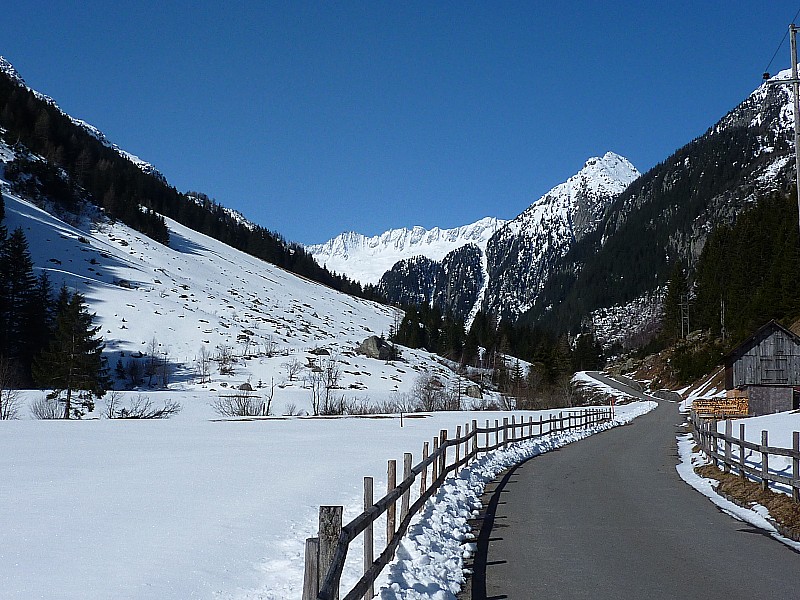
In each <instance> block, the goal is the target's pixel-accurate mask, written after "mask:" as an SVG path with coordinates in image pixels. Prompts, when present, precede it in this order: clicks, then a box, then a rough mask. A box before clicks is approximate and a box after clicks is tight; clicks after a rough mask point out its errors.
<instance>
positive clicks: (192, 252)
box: [0, 142, 451, 414]
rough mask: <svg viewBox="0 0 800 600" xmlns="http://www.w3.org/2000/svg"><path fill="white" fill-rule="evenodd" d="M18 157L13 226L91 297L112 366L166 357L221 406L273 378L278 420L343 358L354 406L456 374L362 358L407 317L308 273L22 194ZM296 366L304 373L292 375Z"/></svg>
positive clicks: (410, 357) (342, 383)
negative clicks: (230, 395) (233, 391)
mask: <svg viewBox="0 0 800 600" xmlns="http://www.w3.org/2000/svg"><path fill="white" fill-rule="evenodd" d="M13 158H14V151H13V150H12V149H10V148H9V147H8V146H7V145H5V144H3V143H2V142H0V189H1V190H2V196H3V201H4V203H5V215H6V217H5V219H4V221H3V225H4V226H5V227H6V228H7V229H8V230H9V231H13V230H14V229H16V228H18V227H19V228H21V229H22V230H23V232H24V233H25V236H26V238H27V240H28V244H29V247H30V253H31V257H32V260H33V264H34V267H35V272H36V273H37V274H38V273H39V272H41V271H47V273H48V274H49V276H50V279H51V281H52V282H53V285H54V286H55V287H56V288H57V287H58V286H60V285H62V284H65V285H67V286H68V287H69V288H70V289H71V290H75V291H78V292H80V293H81V294H83V295H84V296H85V297H86V300H87V303H88V305H89V309H90V311H91V312H93V313H96V321H95V322H96V324H98V325H100V327H101V329H100V332H99V333H100V335H102V337H103V339H104V341H105V343H106V352H105V353H104V355H105V356H106V357H107V358H108V362H109V365H110V367H111V369H112V370H114V368H115V365H117V363H118V362H121V363H122V365H124V366H126V367H127V366H129V365H130V363H131V362H132V361H133V362H135V361H138V360H143V359H144V357H145V356H147V355H152V353H153V352H154V351H156V352H157V353H158V354H159V356H161V357H162V358H166V359H167V360H168V361H169V363H170V364H171V365H172V366H171V368H170V372H171V374H170V382H169V386H168V387H169V389H170V390H173V391H178V390H196V391H205V392H206V394H210V397H211V398H214V397H216V393H215V390H216V391H218V392H223V391H224V389H225V388H228V389H230V388H235V387H237V386H239V385H242V384H243V383H245V382H247V381H250V382H251V385H252V386H253V387H260V386H261V385H263V386H265V389H266V391H263V390H262V391H259V393H260V394H263V393H267V392H268V391H269V386H270V385H271V382H272V383H274V384H275V386H276V389H275V396H274V403H273V411H274V412H276V413H278V414H280V413H281V412H282V411H283V410H285V409H286V408H287V407H291V406H292V405H293V406H295V407H296V409H297V410H299V411H305V412H310V411H311V405H310V400H309V398H310V392H309V389H308V388H307V386H306V383H305V381H304V380H305V379H306V377H307V376H308V374H309V373H311V372H312V371H311V369H312V367H313V366H314V365H315V364H319V363H321V362H322V361H325V360H333V361H335V364H336V365H337V367H338V369H339V381H338V383H337V385H336V389H337V390H338V391H337V392H336V396H337V398H338V397H341V398H344V399H346V400H347V401H352V400H357V401H366V402H372V403H384V402H388V401H392V399H393V398H395V397H396V396H399V395H401V394H403V393H407V392H408V390H409V389H411V387H412V385H413V383H414V380H415V378H416V377H417V375H418V373H419V372H420V371H425V372H432V373H436V374H438V375H439V376H440V378H441V379H442V380H443V381H446V380H447V379H448V378H449V377H451V374H450V373H449V372H448V369H446V368H444V367H443V366H442V365H440V364H439V363H438V362H437V361H436V360H435V357H433V356H432V355H430V354H428V353H426V352H424V351H416V350H411V349H403V350H402V353H403V362H397V363H388V362H387V361H384V360H376V359H372V358H367V357H366V356H362V355H360V354H357V352H356V349H357V347H358V346H359V344H360V343H361V342H362V341H364V340H365V339H366V338H367V337H369V336H373V335H375V336H381V335H386V334H388V333H389V331H390V329H391V327H392V326H393V324H394V323H396V322H397V320H398V319H399V318H400V317H399V312H398V311H397V309H395V308H392V307H388V306H385V305H381V304H377V303H374V302H369V301H366V300H362V299H359V298H354V297H352V296H349V295H347V294H344V293H341V292H337V291H335V290H333V289H331V288H329V287H327V286H325V285H322V284H319V283H315V282H313V281H310V280H308V279H306V278H303V277H298V276H296V275H294V274H293V273H290V272H288V271H285V270H283V269H281V268H279V267H276V266H274V265H271V264H269V263H267V262H264V261H262V260H259V259H258V258H255V257H253V256H251V255H249V254H246V253H244V252H240V251H238V250H235V249H233V248H231V247H230V246H227V245H226V244H224V243H222V242H219V241H217V240H214V239H213V238H210V237H208V236H206V235H203V234H200V233H198V232H196V231H193V230H192V229H189V228H188V227H185V226H183V225H181V224H179V223H177V222H175V221H173V220H171V219H166V222H167V226H168V228H169V239H170V243H169V246H164V245H162V244H160V243H157V242H155V241H153V240H152V239H150V238H148V237H147V236H145V235H143V234H141V233H139V232H137V231H135V230H133V229H131V228H129V227H127V226H126V225H124V224H123V223H121V222H119V221H112V220H110V219H108V218H106V217H105V216H104V215H103V214H102V212H100V211H99V210H97V209H95V208H92V207H90V206H87V207H85V209H84V211H83V216H80V217H78V216H75V215H67V216H68V220H69V222H67V221H66V220H63V219H61V218H59V217H57V216H55V215H54V214H51V213H49V212H47V211H45V210H44V209H43V208H42V207H40V206H37V205H35V204H33V203H32V202H29V201H28V200H26V199H25V198H22V197H20V196H18V195H17V194H16V193H14V192H12V191H11V189H10V187H9V186H8V184H7V183H6V182H4V181H3V180H2V172H3V169H2V166H3V164H4V163H5V162H8V161H10V160H12V159H13ZM154 340H155V342H154ZM323 349H324V351H325V352H324V353H322V354H321V355H320V354H319V353H320V351H321V350H323ZM225 352H229V353H230V355H231V356H232V358H233V363H232V369H231V370H230V371H229V372H226V373H224V372H223V369H222V368H221V366H222V365H221V363H220V362H219V360H213V357H221V355H222V354H224V353H225ZM204 353H205V354H207V355H208V356H209V357H212V360H211V361H210V363H209V365H208V368H209V373H208V377H203V376H201V373H200V371H199V369H200V360H201V356H202V355H203V354H204ZM290 363H298V365H299V366H298V367H297V370H296V372H295V373H293V374H292V375H290V374H289V369H288V367H287V365H288V364H290ZM224 370H225V371H228V369H224ZM203 380H205V381H203ZM159 387H162V386H161V384H159Z"/></svg>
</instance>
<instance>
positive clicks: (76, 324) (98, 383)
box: [33, 288, 109, 419]
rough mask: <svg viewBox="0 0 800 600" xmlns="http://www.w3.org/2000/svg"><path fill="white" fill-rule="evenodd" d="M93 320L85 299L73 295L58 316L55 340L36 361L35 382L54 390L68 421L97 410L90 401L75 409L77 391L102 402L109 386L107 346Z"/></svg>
mask: <svg viewBox="0 0 800 600" xmlns="http://www.w3.org/2000/svg"><path fill="white" fill-rule="evenodd" d="M61 299H62V300H63V288H62V294H61ZM93 320H94V315H92V314H89V312H88V311H87V309H86V304H85V300H84V298H83V296H82V295H81V294H78V293H75V294H73V295H71V296H70V298H69V301H68V303H67V304H66V306H64V307H63V308H62V309H61V310H60V311H59V313H58V316H57V318H56V328H55V335H54V338H53V340H52V341H51V342H50V345H49V346H48V348H47V349H46V350H45V351H44V352H42V354H41V355H40V356H39V357H38V358H37V360H35V361H34V365H33V376H34V379H35V380H36V382H37V383H38V384H39V385H40V386H42V387H46V388H52V389H53V392H52V395H51V397H53V398H60V399H61V401H62V402H64V418H65V419H69V418H70V417H71V416H76V417H78V418H80V417H81V416H82V414H83V409H84V408H89V410H91V409H92V407H93V403H92V402H91V400H88V399H86V400H84V401H82V402H81V404H80V405H78V406H74V405H73V399H72V394H73V392H74V391H85V392H89V393H90V394H91V395H92V396H95V397H98V398H99V397H100V396H102V395H103V394H105V391H106V389H108V386H109V381H108V376H107V369H106V365H105V360H104V359H103V356H102V352H103V349H104V347H105V345H104V343H103V339H102V338H100V337H96V336H97V332H98V331H99V330H100V327H95V326H93V325H92V321H93ZM62 394H63V398H62Z"/></svg>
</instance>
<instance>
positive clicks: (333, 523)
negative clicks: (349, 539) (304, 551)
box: [318, 506, 344, 600]
mask: <svg viewBox="0 0 800 600" xmlns="http://www.w3.org/2000/svg"><path fill="white" fill-rule="evenodd" d="M343 510H344V508H343V507H342V506H320V507H319V584H318V585H319V587H322V582H323V581H325V577H326V576H327V575H328V569H330V566H331V563H332V562H333V555H334V554H335V553H336V544H337V543H338V542H339V535H340V534H341V533H342V512H343ZM338 599H339V588H338V586H337V587H336V589H334V590H333V600H338Z"/></svg>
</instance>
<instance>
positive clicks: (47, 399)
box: [31, 396, 64, 420]
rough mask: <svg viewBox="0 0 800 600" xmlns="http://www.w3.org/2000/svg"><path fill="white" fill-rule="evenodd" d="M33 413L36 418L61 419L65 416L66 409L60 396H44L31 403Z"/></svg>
mask: <svg viewBox="0 0 800 600" xmlns="http://www.w3.org/2000/svg"><path fill="white" fill-rule="evenodd" d="M31 415H32V416H33V418H34V419H42V420H50V419H60V418H61V417H63V416H64V410H63V409H62V408H61V403H60V402H59V401H58V398H55V397H52V396H42V397H41V398H39V399H38V400H35V401H34V402H33V404H31Z"/></svg>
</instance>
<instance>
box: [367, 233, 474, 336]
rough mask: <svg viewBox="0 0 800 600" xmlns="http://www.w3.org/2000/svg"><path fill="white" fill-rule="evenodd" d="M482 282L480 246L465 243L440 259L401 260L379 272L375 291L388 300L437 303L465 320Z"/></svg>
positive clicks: (407, 302)
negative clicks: (382, 272) (386, 269)
mask: <svg viewBox="0 0 800 600" xmlns="http://www.w3.org/2000/svg"><path fill="white" fill-rule="evenodd" d="M483 284H484V254H483V250H481V249H480V248H479V247H478V246H476V245H475V244H467V245H466V246H461V247H460V248H457V249H456V250H453V251H452V252H449V253H448V254H447V256H445V257H444V260H442V261H441V262H439V261H435V260H431V259H430V258H427V257H425V256H414V257H412V258H408V259H405V260H401V261H400V262H398V263H396V264H395V265H394V266H393V267H392V268H391V269H390V270H388V271H386V273H384V274H383V276H382V277H381V279H380V281H379V282H378V291H379V292H380V293H381V295H383V296H384V297H385V298H387V299H388V300H389V301H390V302H397V303H400V304H424V305H432V306H437V307H438V308H439V309H440V310H441V311H442V312H443V313H446V312H450V313H452V314H453V315H454V316H455V317H457V318H460V319H462V320H465V321H467V320H469V319H470V318H471V316H474V314H473V311H474V309H475V307H476V305H477V303H478V299H479V297H480V293H481V290H482V289H483Z"/></svg>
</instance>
